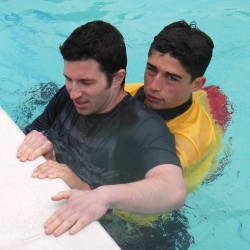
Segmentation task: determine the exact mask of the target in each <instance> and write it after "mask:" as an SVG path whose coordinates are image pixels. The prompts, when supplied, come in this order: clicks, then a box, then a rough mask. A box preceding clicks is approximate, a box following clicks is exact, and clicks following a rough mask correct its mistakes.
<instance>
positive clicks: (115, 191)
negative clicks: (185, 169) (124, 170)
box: [96, 165, 186, 214]
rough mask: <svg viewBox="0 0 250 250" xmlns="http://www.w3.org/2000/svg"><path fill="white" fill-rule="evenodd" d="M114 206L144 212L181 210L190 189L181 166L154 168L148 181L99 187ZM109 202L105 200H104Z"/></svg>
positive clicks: (119, 208) (112, 207) (111, 206)
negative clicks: (186, 187) (186, 184)
mask: <svg viewBox="0 0 250 250" xmlns="http://www.w3.org/2000/svg"><path fill="white" fill-rule="evenodd" d="M96 191H100V192H102V195H103V196H104V197H105V199H106V201H107V204H106V205H107V207H109V208H110V209H116V210H122V211H128V212H136V213H143V214H160V213H163V212H170V211H173V210H177V209H180V208H181V207H182V206H183V204H184V202H185V198H186V189H185V184H184V180H183V177H182V171H181V169H180V168H178V167H177V166H174V165H161V166H158V167H157V169H153V170H150V171H149V172H148V173H147V175H146V178H145V179H144V180H140V181H137V182H134V183H128V184H119V185H110V186H102V187H99V188H98V189H97V190H96ZM104 202H105V201H104Z"/></svg>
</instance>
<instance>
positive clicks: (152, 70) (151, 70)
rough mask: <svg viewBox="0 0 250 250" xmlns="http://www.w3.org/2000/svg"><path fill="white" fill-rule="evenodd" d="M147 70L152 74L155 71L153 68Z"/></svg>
mask: <svg viewBox="0 0 250 250" xmlns="http://www.w3.org/2000/svg"><path fill="white" fill-rule="evenodd" d="M147 69H148V71H149V72H152V73H154V72H156V70H155V69H154V68H151V67H148V68H147Z"/></svg>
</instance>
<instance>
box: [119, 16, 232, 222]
mask: <svg viewBox="0 0 250 250" xmlns="http://www.w3.org/2000/svg"><path fill="white" fill-rule="evenodd" d="M213 47H214V44H213V41H212V40H211V38H210V37H209V36H207V35H206V34H205V33H204V32H202V31H201V30H199V29H198V28H197V27H196V24H195V23H191V24H190V25H189V24H187V23H186V22H185V21H179V22H175V23H172V24H170V25H168V26H166V27H165V28H164V29H163V30H162V31H161V32H160V33H159V34H158V35H157V36H156V37H155V38H154V41H153V42H152V44H151V47H150V49H149V53H148V61H147V65H146V69H145V74H144V85H143V83H136V84H126V85H125V90H126V91H128V92H130V94H131V95H133V96H135V97H136V98H138V99H139V100H141V101H143V102H144V103H145V104H146V106H147V107H149V108H150V109H153V110H155V111H156V112H157V113H158V114H159V115H160V116H161V117H162V118H163V119H164V120H165V122H166V125H167V126H168V127H169V129H170V132H171V133H172V134H173V135H174V136H175V141H176V151H177V155H178V157H179V159H180V161H181V164H182V167H183V174H184V180H185V185H186V188H187V192H188V193H191V192H192V191H193V190H195V189H196V188H197V187H198V186H199V185H200V184H201V182H202V181H203V180H204V178H205V177H206V175H207V173H209V172H210V171H213V170H214V169H215V167H216V166H217V164H216V158H217V157H216V156H217V153H218V151H219V150H220V148H221V145H222V133H223V129H224V128H225V122H224V124H223V119H222V117H221V115H223V114H221V113H219V114H218V112H221V107H220V106H219V105H217V106H216V104H217V103H219V101H220V100H224V101H225V96H224V95H223V94H222V93H221V92H220V90H219V88H217V87H215V86H211V87H207V88H203V86H204V84H205V82H206V78H205V77H204V73H205V71H206V68H207V66H208V65H209V62H210V60H211V57H212V51H213ZM215 94H216V95H215ZM214 97H216V100H213V99H214ZM223 98H224V99H223ZM211 104H212V105H211ZM224 111H225V110H224ZM224 115H225V116H226V115H227V113H226V112H224ZM223 125H224V126H223ZM152 130H153V128H152ZM114 213H116V214H117V215H118V216H119V217H121V218H122V219H125V220H126V221H128V222H132V223H135V224H137V225H141V226H145V225H149V224H150V223H151V222H152V221H154V220H157V219H159V218H162V216H161V217H159V216H158V217H157V216H141V215H137V214H132V213H126V212H116V211H114ZM166 218H167V217H166Z"/></svg>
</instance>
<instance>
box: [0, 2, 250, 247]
mask: <svg viewBox="0 0 250 250" xmlns="http://www.w3.org/2000/svg"><path fill="white" fill-rule="evenodd" d="M96 19H102V20H104V21H108V22H110V23H112V24H113V25H115V26H116V27H117V28H118V29H119V30H120V31H121V32H122V34H123V35H124V38H125V42H126V45H127V51H128V70H127V71H128V74H127V78H126V82H142V81H143V73H144V67H145V63H146V59H147V51H148V48H149V45H150V43H151V41H152V39H153V36H154V35H156V34H157V33H158V32H159V31H160V30H161V29H162V28H163V27H164V26H165V25H167V24H169V23H171V22H174V21H178V20H181V19H184V20H186V21H187V22H191V21H197V24H198V27H199V28H200V29H202V30H204V31H205V32H206V33H208V34H209V35H210V36H211V38H212V39H213V41H214V43H215V49H214V55H213V58H212V61H211V63H210V65H209V67H208V70H207V72H206V74H205V76H206V77H207V83H206V85H207V86H208V85H212V84H214V85H218V86H220V88H221V89H222V90H223V92H224V93H225V94H226V95H227V96H228V97H229V100H230V102H231V104H232V105H233V108H234V114H233V116H232V120H231V124H230V126H229V127H228V130H227V132H226V134H225V138H224V142H225V145H227V146H228V147H227V148H225V152H226V153H224V152H221V154H220V156H219V158H218V160H222V158H223V160H222V162H221V165H222V166H223V167H222V168H221V170H220V171H218V172H217V173H216V176H213V180H212V181H207V182H205V183H204V184H202V185H201V186H200V187H199V189H198V190H196V191H195V192H194V193H192V194H190V195H189V197H188V198H187V201H186V205H185V207H184V208H183V209H182V210H181V215H178V214H177V215H176V216H177V217H178V218H182V219H183V221H182V222H183V223H184V224H185V226H186V227H187V229H186V231H188V234H189V236H190V242H191V243H190V246H189V249H202V250H203V249H226V250H227V249H250V226H249V225H250V199H249V198H250V195H249V190H250V169H249V162H250V161H249V160H250V157H249V147H248V145H249V140H250V133H249V131H248V124H249V122H250V114H249V113H250V112H249V111H250V110H249V106H250V91H249V90H250V87H249V81H250V80H249V72H250V30H249V25H250V4H249V1H248V0H239V1H230V0H221V1H215V0H211V1H210V0H201V1H198V0H193V1H191V2H190V1H180V0H177V1H174V0H171V1H168V0H155V1H149V0H144V1H142V0H138V1H132V0H127V1H122V0H117V1H112V0H110V1H108V0H106V1H82V0H71V1H69V0H36V1H31V0H23V1H19V0H0V37H1V44H0V72H1V74H0V106H1V107H2V108H3V109H4V110H5V111H6V112H8V113H9V115H10V116H11V117H12V118H13V119H14V121H15V122H16V123H17V124H18V125H19V126H20V127H23V126H25V124H27V123H28V122H30V121H31V120H33V119H34V118H35V117H36V116H37V115H38V114H39V113H40V112H41V111H42V110H43V107H44V106H45V105H46V103H47V101H48V100H49V99H50V98H51V96H52V94H53V91H54V90H55V89H56V87H60V86H62V85H63V84H64V77H63V74H62V67H63V61H62V58H61V55H60V53H59V49H58V47H59V45H60V44H61V43H62V42H63V41H64V40H65V38H66V37H67V36H68V35H69V34H70V33H71V32H72V31H73V29H75V28H76V27H78V26H79V25H81V24H83V23H85V22H87V21H91V20H96ZM225 154H226V157H225ZM118 224H119V223H118ZM119 226H120V227H122V226H123V225H119ZM179 231H181V230H179ZM175 233H178V225H176V228H175ZM127 234H129V233H128V232H127ZM114 237H115V236H114ZM124 237H125V236H124ZM165 240H166V238H164V235H162V236H159V237H158V238H157V241H158V242H159V244H158V245H157V243H154V245H152V246H151V249H160V245H161V244H160V242H161V241H165ZM152 241H153V239H152ZM148 246H149V245H148ZM141 248H143V247H141ZM180 248H181V247H180ZM148 249H150V248H148ZM182 249H185V246H184V245H183V248H182Z"/></svg>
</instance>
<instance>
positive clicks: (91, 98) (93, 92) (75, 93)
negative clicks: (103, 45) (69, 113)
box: [64, 59, 113, 115]
mask: <svg viewBox="0 0 250 250" xmlns="http://www.w3.org/2000/svg"><path fill="white" fill-rule="evenodd" d="M64 76H65V85H66V88H67V91H68V93H69V95H70V99H71V100H72V101H73V102H74V105H75V107H76V110H77V112H78V113H79V114H80V115H90V114H102V113H106V112H108V111H109V108H110V102H111V100H112V97H113V91H112V88H110V87H109V86H108V83H107V79H106V75H105V73H103V72H102V71H100V69H99V64H98V63H97V62H96V61H95V60H92V59H88V60H81V61H64Z"/></svg>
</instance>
